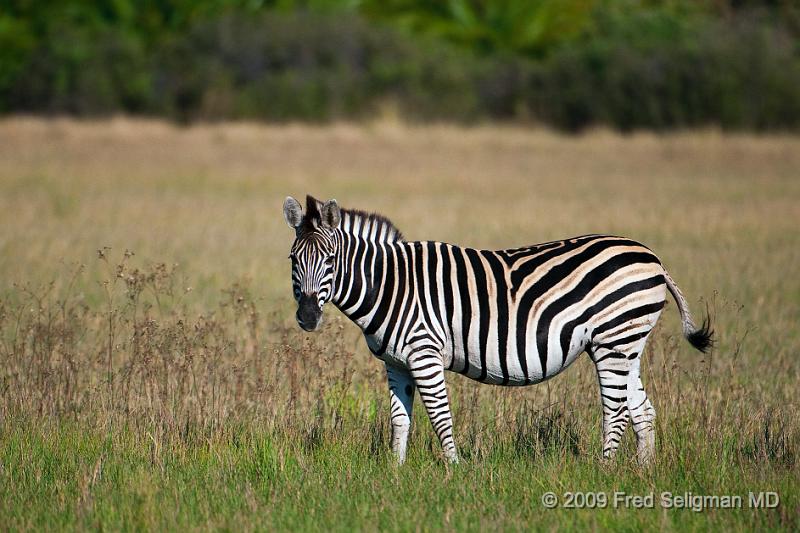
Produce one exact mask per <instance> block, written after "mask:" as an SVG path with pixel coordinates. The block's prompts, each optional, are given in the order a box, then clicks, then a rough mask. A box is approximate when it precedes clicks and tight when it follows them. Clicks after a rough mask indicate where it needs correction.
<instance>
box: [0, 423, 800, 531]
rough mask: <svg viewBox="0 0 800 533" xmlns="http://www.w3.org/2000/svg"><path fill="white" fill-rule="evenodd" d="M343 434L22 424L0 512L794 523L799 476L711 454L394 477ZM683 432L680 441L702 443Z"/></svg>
mask: <svg viewBox="0 0 800 533" xmlns="http://www.w3.org/2000/svg"><path fill="white" fill-rule="evenodd" d="M351 430H352V432H348V433H347V434H345V433H342V432H336V433H325V434H323V435H321V436H320V437H319V438H320V440H318V441H315V440H314V439H309V438H297V437H290V436H286V435H283V434H281V433H280V432H266V431H261V430H257V429H247V428H240V429H239V430H238V431H233V432H232V433H231V434H230V435H227V436H226V437H224V438H222V439H219V438H213V439H201V438H198V439H193V440H192V441H190V442H173V443H170V445H167V446H163V447H162V446H160V445H156V444H155V443H154V442H153V441H152V440H150V439H149V438H148V436H146V435H140V434H137V433H136V432H132V431H131V430H129V429H125V428H114V429H113V430H110V431H106V432H103V431H98V432H91V433H87V432H86V431H85V430H84V429H83V428H81V427H76V426H75V425H74V424H69V423H65V424H59V425H58V426H55V427H48V428H46V429H45V428H43V427H41V426H36V425H34V424H31V423H26V422H20V423H19V424H18V425H15V427H13V428H11V427H9V426H6V427H5V428H4V431H3V433H2V448H1V449H0V459H1V460H2V464H3V481H4V483H3V485H2V487H3V488H2V489H0V491H2V492H0V495H2V503H0V512H2V516H3V517H4V523H5V524H6V526H7V527H11V528H13V529H53V528H57V529H62V528H64V529H84V528H98V529H111V530H118V529H126V530H137V529H187V528H196V527H201V528H206V527H212V528H225V529H274V528H278V529H292V530H298V529H299V530H308V529H321V528H325V529H328V528H332V529H335V530H351V529H354V528H355V529H374V528H380V529H384V530H391V531H396V530H407V529H409V528H413V527H417V526H419V527H424V528H426V529H440V528H441V529H458V530H482V529H486V528H489V529H492V528H497V527H500V528H510V529H522V530H526V529H530V528H534V529H545V530H550V529H556V528H558V529H562V528H564V527H566V526H573V527H580V528H585V527H589V528H593V529H599V528H607V527H608V528H614V529H615V530H625V531H627V530H638V529H641V528H644V527H661V526H666V527H667V528H668V529H673V530H685V529H692V530H694V529H707V528H708V529H710V528H715V529H716V528H728V527H730V526H731V525H732V524H735V525H736V527H737V528H740V529H750V528H753V529H767V528H768V529H774V528H785V529H791V525H792V524H793V523H796V519H797V517H796V510H797V504H798V491H797V479H796V472H792V471H791V470H790V469H786V468H785V467H784V468H781V466H780V465H770V464H768V465H762V466H756V465H752V464H749V465H748V464H746V463H741V462H730V461H725V460H724V457H725V455H723V456H722V457H720V456H718V455H716V454H713V453H709V452H707V453H704V454H701V455H694V454H683V455H681V454H679V455H677V456H675V457H673V458H671V459H670V460H669V461H667V462H662V463H659V464H657V465H656V466H655V467H654V468H653V469H652V470H648V471H646V472H642V471H641V470H640V469H638V468H637V467H635V466H634V465H633V464H630V463H627V462H624V461H620V462H619V463H618V464H614V465H609V466H601V465H600V464H599V463H598V461H597V460H595V459H594V458H592V457H588V456H584V455H575V454H573V453H569V452H565V451H564V450H560V449H557V448H555V447H552V448H550V449H548V450H547V451H546V452H544V453H542V454H541V455H538V454H536V455H534V454H531V453H528V452H527V450H525V449H520V448H517V447H514V446H513V445H506V446H503V445H498V444H495V445H494V446H492V449H491V450H488V451H487V452H486V453H485V454H480V455H479V456H476V457H472V456H470V455H469V454H467V455H466V456H465V457H464V460H463V461H462V463H461V464H459V465H456V466H445V465H444V464H443V463H442V462H441V461H439V460H437V456H436V454H434V453H431V452H430V448H431V447H432V445H433V441H432V440H427V441H426V440H425V439H415V442H413V444H414V445H415V446H413V447H412V451H411V453H410V457H409V461H408V463H407V464H406V465H405V466H403V467H402V468H398V467H396V466H395V465H394V464H393V463H392V461H391V458H390V457H389V454H388V453H386V451H385V446H384V444H385V442H383V440H382V439H381V438H380V437H377V438H376V435H375V434H373V435H370V434H369V430H364V429H363V428H358V427H353V428H351ZM371 431H372V432H374V433H377V434H380V433H381V430H380V429H378V428H376V427H373V428H372V429H371ZM678 432H679V433H682V434H680V435H679V436H678V438H679V439H682V440H685V441H691V440H692V439H693V438H696V436H694V435H692V434H689V433H683V432H681V430H678ZM345 435H347V436H345ZM500 440H502V439H500ZM378 444H380V446H376V445H378ZM462 449H463V448H462ZM722 451H723V454H725V453H726V452H727V453H729V454H731V455H734V456H735V455H737V454H738V452H739V450H737V449H736V448H735V446H733V447H732V449H729V450H722ZM759 490H769V491H776V492H778V493H779V494H780V497H781V505H780V507H779V508H777V509H771V510H753V509H750V508H749V500H748V492H749V491H759ZM548 491H553V492H555V493H556V494H559V495H562V496H561V500H562V502H563V501H565V500H564V494H565V493H567V492H586V493H595V494H597V493H602V494H604V495H605V497H606V498H607V499H606V500H605V501H604V500H602V498H603V496H599V498H601V500H600V502H601V503H600V504H598V505H599V506H600V507H601V508H584V509H580V508H579V509H566V508H557V509H547V508H545V507H543V505H542V504H541V503H540V502H541V498H542V495H543V494H544V493H545V492H548ZM667 491H668V492H671V493H674V494H683V493H685V492H691V493H693V494H700V495H702V494H720V495H722V494H728V495H742V496H743V508H740V509H706V510H703V511H695V510H692V509H688V508H687V509H672V510H669V511H666V510H664V509H662V508H661V506H660V504H659V499H660V498H661V496H660V495H661V493H662V492H667ZM618 492H622V493H625V494H628V495H642V496H645V495H648V494H653V495H654V508H644V509H628V508H625V504H624V500H622V499H621V498H620V499H619V500H615V496H614V494H615V493H618ZM576 501H579V500H576ZM615 501H616V502H617V503H616V504H615ZM603 502H604V503H605V508H602V507H603Z"/></svg>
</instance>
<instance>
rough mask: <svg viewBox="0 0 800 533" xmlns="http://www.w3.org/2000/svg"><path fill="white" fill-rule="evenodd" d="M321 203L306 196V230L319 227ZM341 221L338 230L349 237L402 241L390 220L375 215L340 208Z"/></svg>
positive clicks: (400, 235)
mask: <svg viewBox="0 0 800 533" xmlns="http://www.w3.org/2000/svg"><path fill="white" fill-rule="evenodd" d="M321 208H322V202H320V201H319V200H317V199H316V198H314V197H313V196H311V195H308V196H306V216H305V217H304V220H303V223H304V225H306V226H307V228H308V229H310V230H312V231H313V228H315V227H316V226H318V225H319V219H320V209H321ZM340 211H341V215H342V220H341V223H340V224H339V229H341V230H342V231H343V232H344V233H347V234H349V235H360V236H362V237H365V238H370V237H372V238H373V239H374V240H375V241H377V242H396V241H402V240H404V237H403V234H402V233H401V232H400V230H399V229H397V226H395V225H394V224H393V223H392V221H391V220H389V219H388V218H386V217H385V216H383V215H379V214H377V213H368V212H366V211H361V210H358V209H345V208H343V207H342V208H340Z"/></svg>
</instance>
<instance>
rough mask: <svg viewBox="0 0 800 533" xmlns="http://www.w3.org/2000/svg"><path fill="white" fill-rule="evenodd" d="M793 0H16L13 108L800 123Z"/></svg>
mask: <svg viewBox="0 0 800 533" xmlns="http://www.w3.org/2000/svg"><path fill="white" fill-rule="evenodd" d="M798 36H800V7H798V4H797V3H796V2H794V1H792V0H699V1H698V0H536V1H526V0H450V1H447V2H434V1H429V0H388V1H379V0H209V1H206V2H192V1H188V0H143V1H138V0H101V1H98V2H73V1H68V0H36V1H32V0H3V2H2V3H0V112H4V113H18V112H27V113H44V114H64V113H66V114H72V115H78V116H98V115H109V114H113V113H120V112H124V113H134V114H143V115H149V116H154V115H155V116H163V117H169V118H173V119H177V120H181V121H193V120H214V119H222V118H235V119H242V118H246V119H264V120H270V121H276V120H279V121H285V120H304V121H329V120H333V119H343V118H344V119H363V118H367V117H372V116H374V115H376V114H377V115H385V114H400V115H401V116H403V117H404V118H408V119H413V120H455V121H467V122H474V121H480V120H486V119H493V120H513V121H519V122H522V123H530V122H535V123H545V124H549V125H552V126H555V127H557V128H561V129H565V130H570V131H575V130H579V129H581V128H584V127H586V126H590V125H594V124H604V125H608V126H612V127H615V128H618V129H622V130H630V129H635V128H653V129H667V128H686V127H695V126H707V125H716V126H720V127H723V128H726V129H750V130H769V129H781V130H785V129H791V130H796V129H797V128H798V127H799V126H800V44H798V43H799V42H800V41H799V40H798Z"/></svg>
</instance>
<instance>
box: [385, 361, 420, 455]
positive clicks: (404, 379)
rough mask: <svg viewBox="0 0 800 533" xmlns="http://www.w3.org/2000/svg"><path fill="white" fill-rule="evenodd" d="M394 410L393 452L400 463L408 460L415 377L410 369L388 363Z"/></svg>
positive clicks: (392, 408)
mask: <svg viewBox="0 0 800 533" xmlns="http://www.w3.org/2000/svg"><path fill="white" fill-rule="evenodd" d="M386 379H387V380H388V381H389V395H390V402H391V410H392V452H393V453H394V456H395V458H396V459H397V463H398V464H403V463H404V462H405V460H406V443H407V442H408V430H409V428H410V427H411V409H412V407H413V405H414V379H413V378H412V377H411V374H410V373H409V372H408V370H405V369H402V368H397V367H394V366H390V365H386Z"/></svg>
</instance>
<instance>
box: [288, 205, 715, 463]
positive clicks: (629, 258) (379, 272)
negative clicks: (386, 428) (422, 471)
mask: <svg viewBox="0 0 800 533" xmlns="http://www.w3.org/2000/svg"><path fill="white" fill-rule="evenodd" d="M284 216H285V218H286V221H287V223H288V224H289V226H290V227H292V228H294V229H295V232H296V239H295V242H294V245H293V246H292V252H291V258H292V266H293V268H292V276H293V286H294V292H295V298H296V299H297V302H298V311H297V320H298V323H299V324H300V326H301V327H303V328H304V329H307V330H314V329H316V328H317V327H318V326H319V323H320V320H321V317H322V309H323V306H324V305H325V303H327V302H329V301H330V302H331V303H333V304H334V305H335V306H337V307H338V308H339V309H340V310H341V311H342V312H343V313H344V314H345V315H346V316H348V317H349V318H350V319H351V320H353V321H354V322H355V323H356V324H357V325H358V326H359V327H360V328H361V329H362V330H363V332H364V336H365V338H366V341H367V345H368V346H369V348H370V350H371V351H372V353H373V354H375V356H377V357H378V358H379V359H381V360H383V361H384V362H385V363H386V369H387V376H388V381H389V388H390V397H391V405H392V427H393V449H394V452H395V454H396V455H397V458H398V460H400V461H401V462H402V461H403V460H404V457H405V449H406V440H407V435H408V430H409V425H410V415H411V408H412V405H413V398H414V390H415V389H418V390H419V395H420V398H421V400H422V402H423V404H424V405H425V408H426V410H427V411H428V415H429V416H430V418H431V421H432V423H433V426H434V429H435V430H436V432H437V435H438V436H439V438H440V440H441V443H442V446H443V449H444V452H445V455H446V456H447V457H448V458H449V459H450V460H452V461H456V460H457V453H456V448H455V442H454V439H453V432H452V416H451V413H450V407H449V401H448V399H447V390H446V387H445V382H444V371H445V370H450V371H454V372H458V373H461V374H464V375H465V376H467V377H469V378H471V379H474V380H477V381H480V382H482V383H491V384H497V385H528V384H533V383H539V382H541V381H543V380H545V379H549V378H551V377H553V376H555V375H556V374H558V373H559V372H561V371H562V370H564V369H565V368H566V367H567V366H569V365H570V364H571V363H572V362H574V361H575V360H576V359H577V358H578V356H579V355H581V354H582V353H583V352H587V353H588V354H589V356H590V357H591V358H592V360H593V361H594V363H595V365H596V368H597V372H598V378H599V382H600V394H601V401H602V404H603V413H604V416H603V429H604V442H603V453H604V456H606V457H610V456H612V455H613V454H614V452H615V451H616V448H617V446H618V444H619V440H620V438H621V436H622V433H623V432H624V430H625V428H626V427H627V425H628V424H629V423H631V422H632V423H633V427H634V430H635V432H636V435H637V438H638V441H639V449H638V454H639V459H640V460H641V461H643V462H647V461H648V460H649V459H650V458H651V457H652V455H653V453H654V432H653V420H654V417H655V410H654V409H653V407H652V404H651V403H650V401H649V399H648V398H647V396H646V394H645V392H644V387H643V386H642V383H641V380H640V379H639V363H640V356H641V354H642V351H643V349H644V345H645V343H646V340H647V336H648V335H649V333H650V331H651V330H652V328H653V327H654V325H655V323H656V321H657V320H658V318H659V315H660V313H661V310H662V308H663V306H664V304H665V302H666V296H667V292H669V293H671V294H672V296H673V297H674V298H675V300H676V301H677V303H678V309H679V311H680V313H681V318H682V323H683V329H684V334H685V335H686V337H687V338H688V340H689V341H690V342H691V343H692V344H693V345H694V346H695V347H697V348H698V349H701V350H705V349H707V348H708V347H709V346H710V344H711V331H710V329H709V326H708V323H707V322H706V323H704V325H703V326H702V327H700V328H697V327H695V325H694V322H693V321H692V318H691V315H690V313H689V309H688V305H687V303H686V300H685V299H684V297H683V295H682V294H681V292H680V290H679V289H678V287H677V286H676V285H675V283H674V281H673V280H672V278H671V277H670V276H669V274H668V273H667V271H666V270H665V268H664V267H663V265H662V264H661V262H660V261H659V259H658V257H656V255H655V254H653V252H652V251H650V250H649V249H648V248H646V247H645V246H643V245H641V244H639V243H637V242H635V241H632V240H630V239H625V238H622V237H615V236H610V235H586V236H581V237H575V238H572V239H568V240H563V241H553V242H548V243H544V244H537V245H532V246H526V247H522V248H515V249H509V250H497V251H490V250H476V249H471V248H461V247H458V246H454V245H451V244H445V243H439V242H431V241H422V242H419V241H417V242H408V241H406V240H404V239H403V237H402V234H401V233H400V232H399V231H398V230H397V229H396V228H395V227H394V226H393V225H392V224H391V222H389V221H388V220H387V219H385V218H383V217H380V216H377V215H373V214H367V213H364V212H360V211H354V210H345V209H341V208H339V206H338V205H337V204H336V202H335V201H331V202H327V203H322V202H319V201H317V200H315V199H313V198H311V197H308V198H307V202H306V210H305V212H303V210H302V208H301V207H300V205H299V203H298V202H297V201H296V200H294V199H292V198H287V200H286V203H285V205H284Z"/></svg>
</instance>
